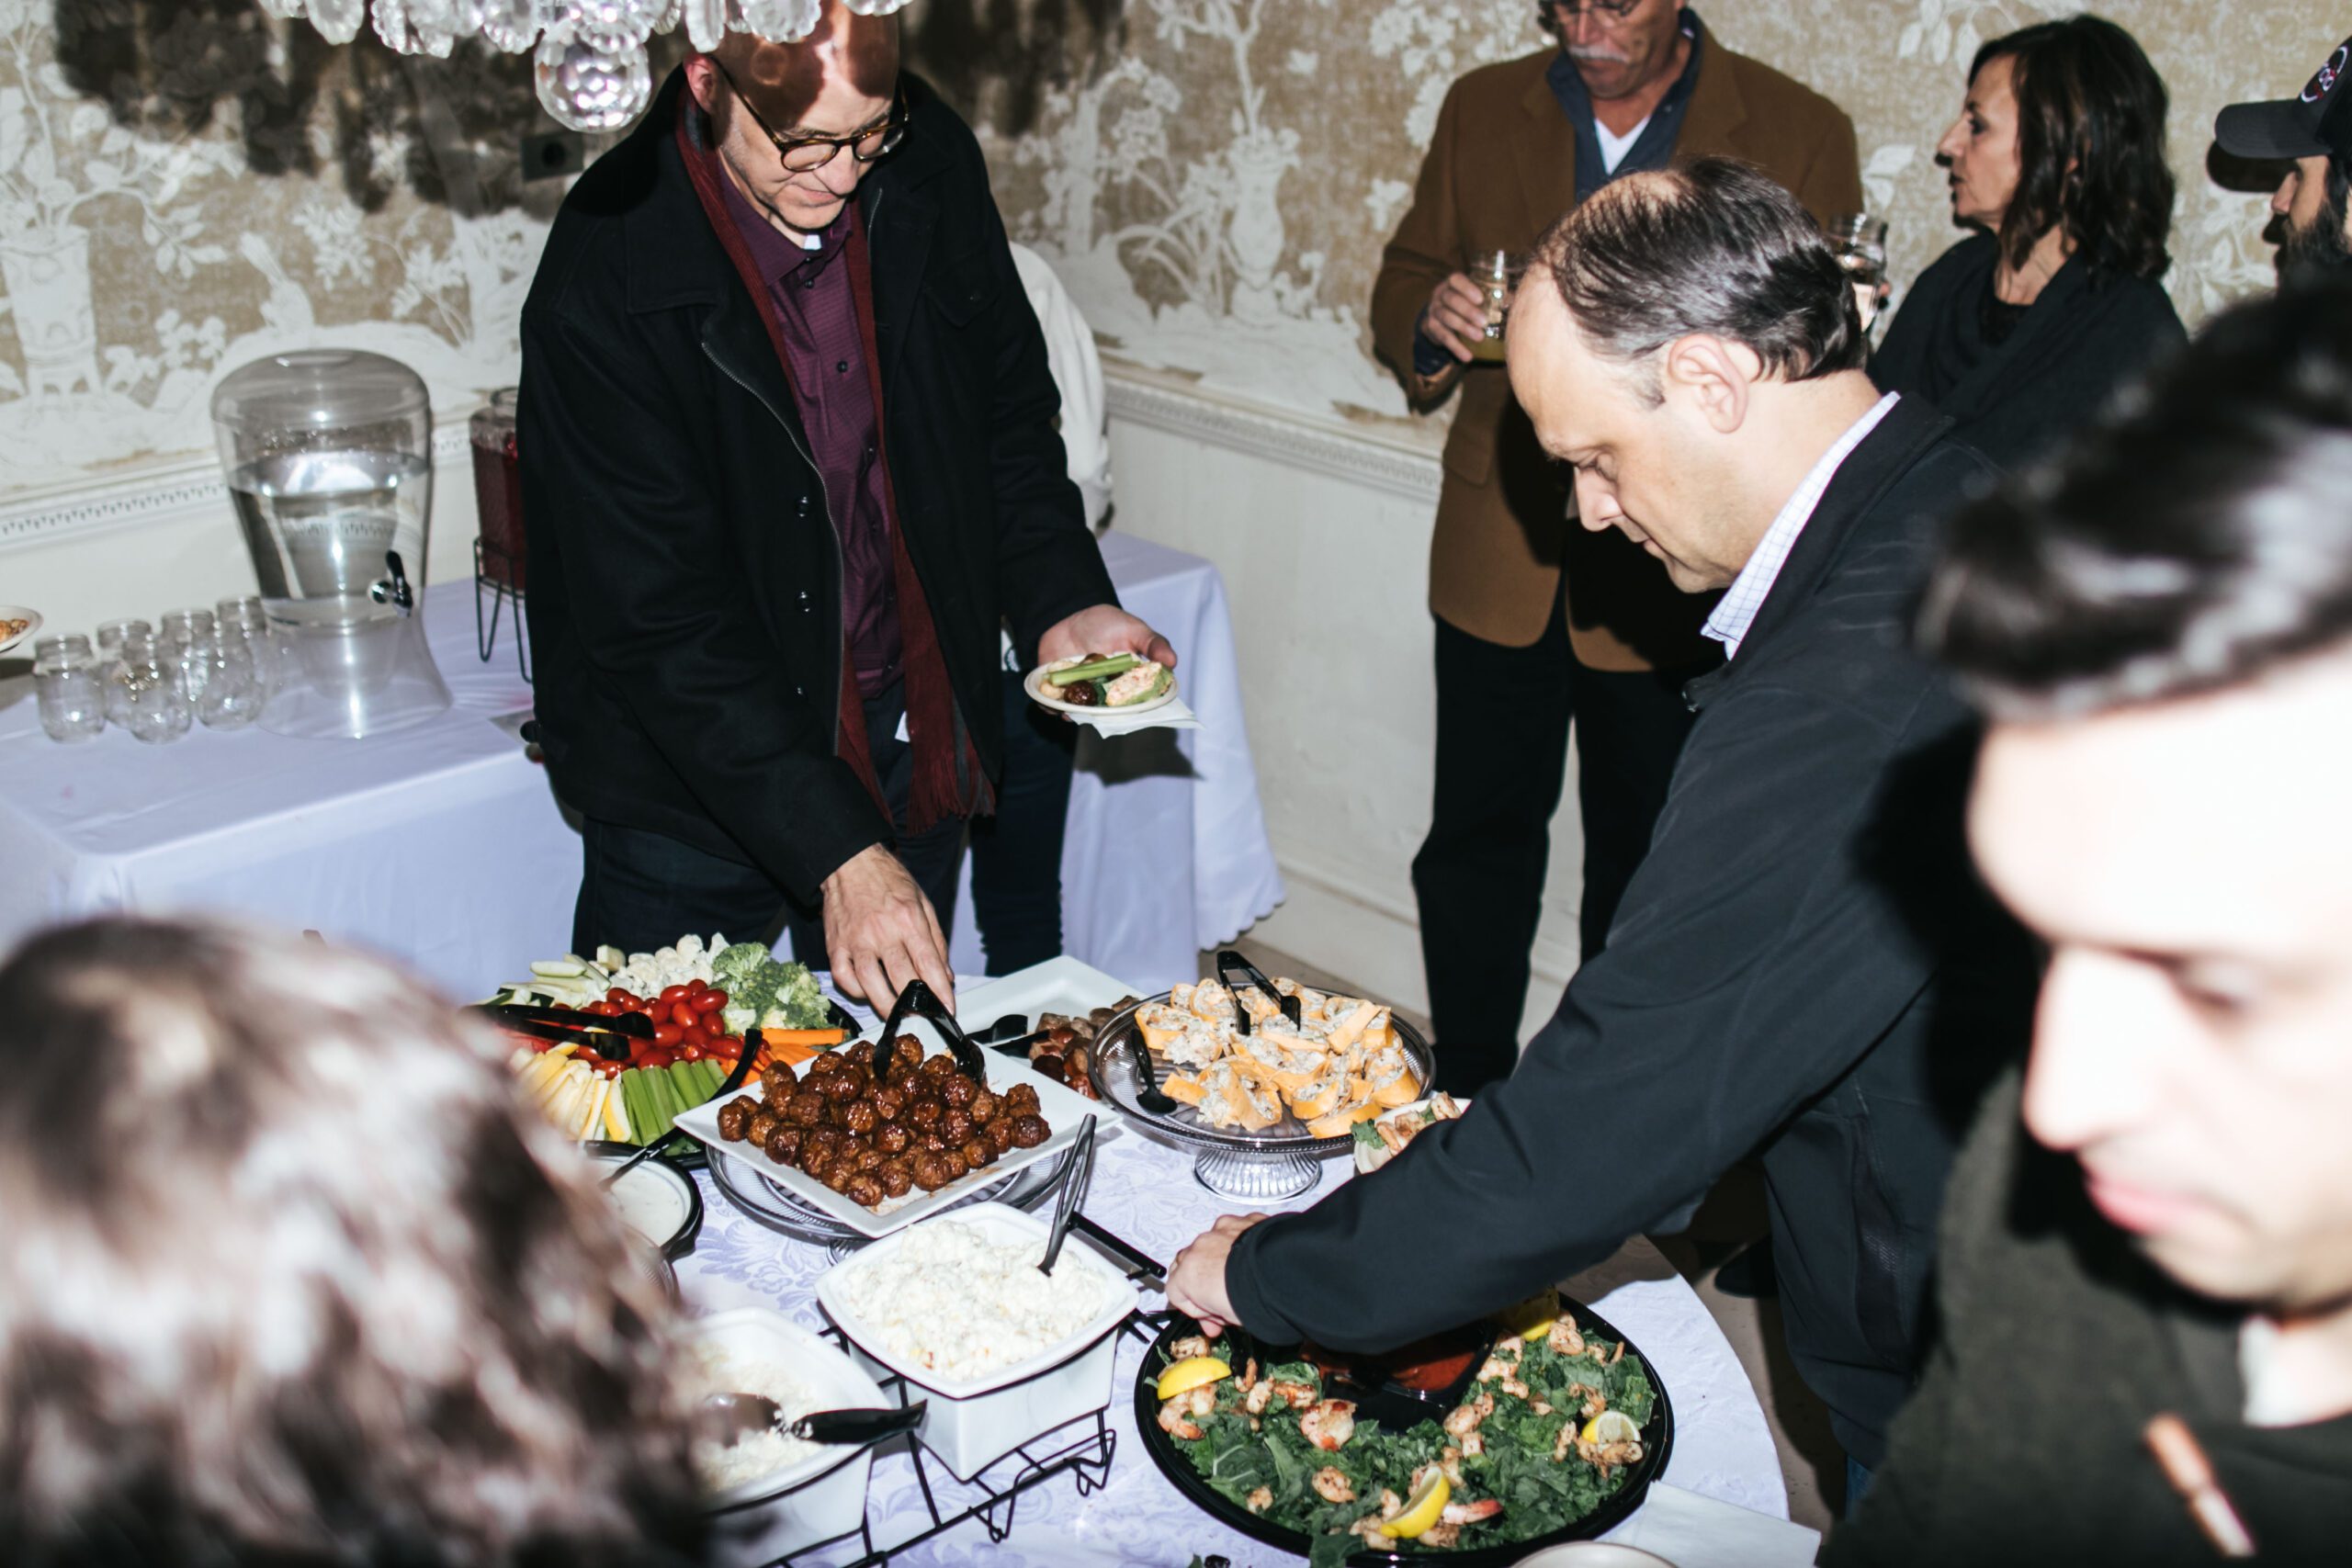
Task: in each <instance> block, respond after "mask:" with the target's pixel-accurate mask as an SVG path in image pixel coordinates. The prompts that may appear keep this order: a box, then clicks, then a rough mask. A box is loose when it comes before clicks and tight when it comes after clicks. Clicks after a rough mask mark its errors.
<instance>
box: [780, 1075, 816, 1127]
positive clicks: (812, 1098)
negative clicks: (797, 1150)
mask: <svg viewBox="0 0 2352 1568" xmlns="http://www.w3.org/2000/svg"><path fill="white" fill-rule="evenodd" d="M784 1119H785V1120H786V1121H787V1122H791V1123H792V1124H793V1125H794V1126H796V1127H814V1126H815V1125H816V1124H817V1123H818V1122H822V1121H823V1120H824V1119H825V1097H824V1096H823V1095H821V1094H819V1093H818V1092H817V1091H816V1090H815V1089H810V1088H809V1087H808V1086H807V1085H805V1084H804V1085H803V1086H802V1087H801V1089H800V1091H799V1092H798V1093H797V1094H795V1095H794V1096H793V1097H792V1099H791V1100H788V1101H786V1104H785V1107H784Z"/></svg>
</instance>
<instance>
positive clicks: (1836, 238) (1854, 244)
mask: <svg viewBox="0 0 2352 1568" xmlns="http://www.w3.org/2000/svg"><path fill="white" fill-rule="evenodd" d="M1823 227H1824V228H1826V230H1827V231H1828V232H1829V243H1830V244H1831V245H1833V246H1834V247H1836V249H1837V252H1838V265H1839V266H1840V267H1843V268H1844V269H1845V272H1846V277H1847V280H1848V281H1849V282H1850V283H1851V284H1852V285H1853V286H1854V305H1855V308H1856V309H1857V310H1860V312H1861V318H1862V337H1863V340H1864V341H1865V342H1867V341H1869V339H1870V337H1871V333H1874V332H1875V331H1877V329H1878V316H1879V306H1880V305H1881V304H1882V303H1883V301H1884V298H1885V288H1886V220H1885V219H1883V218H1876V217H1872V216H1871V214H1870V213H1867V212H1845V213H1840V214H1839V215H1838V216H1837V217H1835V218H1832V219H1831V220H1829V221H1828V222H1827V223H1826V224H1825V225H1823Z"/></svg>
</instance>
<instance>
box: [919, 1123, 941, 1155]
mask: <svg viewBox="0 0 2352 1568" xmlns="http://www.w3.org/2000/svg"><path fill="white" fill-rule="evenodd" d="M915 1147H916V1148H918V1149H921V1150H922V1152H923V1153H925V1154H933V1155H943V1154H945V1153H946V1152H947V1149H948V1143H947V1140H946V1139H945V1138H944V1137H942V1136H940V1134H939V1129H938V1128H936V1127H926V1128H924V1129H923V1131H922V1135H921V1136H919V1137H917V1138H916V1139H915Z"/></svg>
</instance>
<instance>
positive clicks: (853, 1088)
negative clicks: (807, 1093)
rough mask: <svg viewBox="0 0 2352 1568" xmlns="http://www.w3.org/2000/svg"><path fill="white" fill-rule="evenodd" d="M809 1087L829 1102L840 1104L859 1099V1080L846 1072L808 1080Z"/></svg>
mask: <svg viewBox="0 0 2352 1568" xmlns="http://www.w3.org/2000/svg"><path fill="white" fill-rule="evenodd" d="M809 1088H811V1089H815V1090H816V1091H817V1092H818V1093H819V1094H821V1095H823V1096H824V1097H825V1098H826V1099H827V1100H833V1101H835V1102H839V1101H842V1100H855V1099H856V1098H857V1079H856V1078H855V1077H852V1076H851V1074H850V1073H849V1072H848V1071H846V1070H843V1071H841V1072H832V1073H827V1074H825V1075H824V1076H823V1077H815V1078H811V1079H809Z"/></svg>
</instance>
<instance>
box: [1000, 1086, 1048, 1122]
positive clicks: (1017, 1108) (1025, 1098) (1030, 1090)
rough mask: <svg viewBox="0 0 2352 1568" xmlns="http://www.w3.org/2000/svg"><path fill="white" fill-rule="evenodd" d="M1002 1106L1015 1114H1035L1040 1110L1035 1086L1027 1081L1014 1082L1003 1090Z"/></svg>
mask: <svg viewBox="0 0 2352 1568" xmlns="http://www.w3.org/2000/svg"><path fill="white" fill-rule="evenodd" d="M1004 1108H1005V1109H1006V1110H1007V1111H1011V1112H1012V1114H1013V1115H1015V1116H1035V1115H1036V1114H1037V1112H1038V1111H1039V1110H1040V1107H1039V1105H1038V1104H1037V1086H1036V1085H1035V1084H1028V1083H1017V1084H1014V1085H1013V1086H1012V1088H1011V1089H1006V1090H1005V1091H1004Z"/></svg>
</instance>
